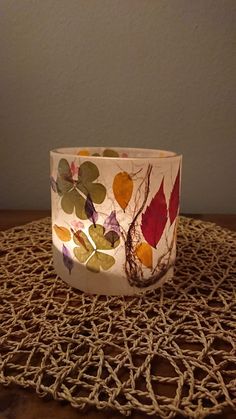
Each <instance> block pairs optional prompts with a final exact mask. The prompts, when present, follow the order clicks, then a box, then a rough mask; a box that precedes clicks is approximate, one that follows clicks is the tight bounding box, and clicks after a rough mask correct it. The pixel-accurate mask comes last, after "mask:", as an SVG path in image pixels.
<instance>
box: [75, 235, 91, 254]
mask: <svg viewBox="0 0 236 419" xmlns="http://www.w3.org/2000/svg"><path fill="white" fill-rule="evenodd" d="M72 233H73V238H74V242H75V243H76V244H79V245H82V246H83V247H84V248H85V250H87V251H89V250H91V246H90V243H89V241H88V239H87V237H86V235H85V234H84V233H83V231H81V230H77V231H73V230H72Z"/></svg>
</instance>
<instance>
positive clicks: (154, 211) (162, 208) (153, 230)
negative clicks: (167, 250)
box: [141, 178, 167, 248]
mask: <svg viewBox="0 0 236 419" xmlns="http://www.w3.org/2000/svg"><path fill="white" fill-rule="evenodd" d="M166 222H167V205H166V197H165V194H164V178H163V180H162V182H161V186H160V188H159V190H158V192H157V193H156V195H155V196H154V198H153V199H152V201H151V203H150V205H149V206H148V207H147V208H146V211H145V212H144V214H142V222H141V230H142V233H143V236H144V238H145V240H146V241H147V242H148V243H149V244H150V245H151V246H152V247H154V248H156V246H157V244H158V242H159V240H160V238H161V236H162V234H163V231H164V229H165V226H166Z"/></svg>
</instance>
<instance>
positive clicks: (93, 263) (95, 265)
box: [86, 252, 100, 273]
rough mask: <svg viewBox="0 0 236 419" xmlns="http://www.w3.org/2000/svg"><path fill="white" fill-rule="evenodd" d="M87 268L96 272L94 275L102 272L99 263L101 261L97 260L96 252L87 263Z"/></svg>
mask: <svg viewBox="0 0 236 419" xmlns="http://www.w3.org/2000/svg"><path fill="white" fill-rule="evenodd" d="M86 268H87V269H88V270H89V271H91V272H94V273H98V272H100V263H99V260H98V258H97V255H96V252H94V254H93V255H92V256H91V258H90V259H89V260H88V262H87V263H86Z"/></svg>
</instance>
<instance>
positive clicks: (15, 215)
mask: <svg viewBox="0 0 236 419" xmlns="http://www.w3.org/2000/svg"><path fill="white" fill-rule="evenodd" d="M183 215H185V216H186V217H192V218H197V219H199V220H203V221H212V222H213V223H216V224H218V225H220V226H221V227H224V228H228V229H230V230H234V231H235V230H236V214H183ZM48 216H50V211H49V210H0V230H7V229H8V228H11V227H14V226H16V225H22V224H26V223H29V222H30V221H34V220H39V219H40V218H43V217H48Z"/></svg>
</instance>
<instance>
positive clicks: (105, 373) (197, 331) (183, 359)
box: [0, 217, 236, 418]
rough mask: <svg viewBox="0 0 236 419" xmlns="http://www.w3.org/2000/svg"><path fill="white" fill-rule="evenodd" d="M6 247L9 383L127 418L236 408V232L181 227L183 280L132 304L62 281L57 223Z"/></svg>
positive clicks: (1, 331) (2, 262)
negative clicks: (56, 266)
mask: <svg viewBox="0 0 236 419" xmlns="http://www.w3.org/2000/svg"><path fill="white" fill-rule="evenodd" d="M0 240H1V241H0V243H1V250H0V266H1V269H0V288H1V290H0V300H1V303H0V318H1V322H0V355H1V356H0V382H1V383H5V384H9V383H12V382H13V383H17V384H20V385H22V386H29V387H32V388H34V389H35V390H36V391H37V393H41V394H51V395H52V396H53V397H54V398H56V399H65V400H67V401H69V402H70V403H71V404H72V405H73V406H75V407H79V408H83V407H87V406H96V407H97V408H100V409H101V408H107V407H109V408H112V409H115V410H118V411H120V412H121V413H123V414H126V415H128V414H130V413H131V412H132V410H134V409H135V410H139V411H142V412H146V413H148V414H155V413H156V414H159V415H160V417H162V418H174V417H175V416H176V415H177V414H182V415H184V416H186V417H188V418H203V417H205V416H207V415H208V414H210V413H219V412H221V411H222V410H223V408H224V407H231V408H233V409H236V352H235V346H236V328H235V326H236V316H235V314H236V310H235V305H236V298H235V289H236V288H235V285H236V271H235V257H236V233H233V232H230V231H228V230H224V229H222V228H220V227H217V226H215V225H214V224H211V223H204V222H200V221H194V220H192V219H187V218H184V217H181V218H180V225H179V235H178V258H177V264H176V271H175V279H174V281H173V282H172V283H168V284H165V285H164V287H163V288H162V289H158V290H156V291H155V292H149V293H148V294H146V295H145V296H139V297H129V298H121V297H97V296H88V295H85V294H83V293H81V292H79V291H76V290H73V289H71V288H69V287H68V286H67V285H66V284H65V283H64V282H62V281H61V280H60V278H58V277H56V275H55V273H54V270H53V264H52V259H51V229H50V219H49V218H47V219H44V220H40V221H37V222H33V223H31V224H28V225H26V226H21V227H16V228H13V229H11V230H8V231H6V232H2V233H1V234H0Z"/></svg>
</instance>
